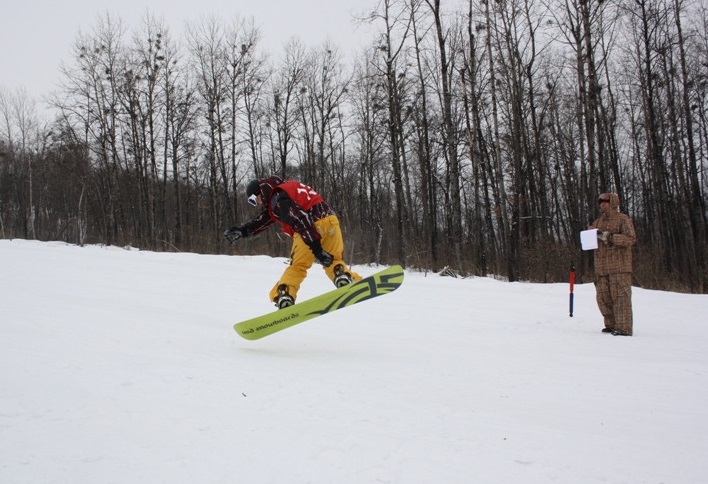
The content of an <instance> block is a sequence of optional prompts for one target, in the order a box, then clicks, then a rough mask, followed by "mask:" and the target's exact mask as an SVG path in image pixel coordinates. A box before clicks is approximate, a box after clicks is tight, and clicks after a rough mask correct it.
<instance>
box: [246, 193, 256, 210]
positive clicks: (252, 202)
mask: <svg viewBox="0 0 708 484" xmlns="http://www.w3.org/2000/svg"><path fill="white" fill-rule="evenodd" d="M248 204H249V205H251V206H253V207H257V206H258V195H256V194H255V193H254V194H253V195H251V196H250V197H248Z"/></svg>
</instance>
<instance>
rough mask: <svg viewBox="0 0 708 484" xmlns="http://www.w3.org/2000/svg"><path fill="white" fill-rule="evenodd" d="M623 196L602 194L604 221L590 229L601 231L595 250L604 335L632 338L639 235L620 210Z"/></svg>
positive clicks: (601, 220)
mask: <svg viewBox="0 0 708 484" xmlns="http://www.w3.org/2000/svg"><path fill="white" fill-rule="evenodd" d="M619 202H620V200H619V196H617V195H616V194H615V193H603V194H601V195H600V197H599V200H598V203H599V204H600V212H602V214H601V215H600V218H598V219H597V220H595V222H593V224H592V225H590V227H589V228H590V229H597V238H598V239H599V241H598V247H597V249H596V250H595V274H596V275H597V281H596V282H595V290H596V291H597V305H598V307H599V308H600V313H602V316H603V317H604V318H605V327H604V329H603V330H602V332H603V333H612V334H613V335H615V336H632V246H633V245H634V244H635V242H636V238H637V237H636V233H635V231H634V224H633V223H632V220H631V219H630V218H629V217H628V216H627V215H625V214H623V213H620V211H619Z"/></svg>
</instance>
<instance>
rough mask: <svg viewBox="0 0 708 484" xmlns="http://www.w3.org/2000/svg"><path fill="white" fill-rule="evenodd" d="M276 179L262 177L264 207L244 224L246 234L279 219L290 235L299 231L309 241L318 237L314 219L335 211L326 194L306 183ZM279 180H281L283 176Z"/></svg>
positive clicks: (254, 232)
mask: <svg viewBox="0 0 708 484" xmlns="http://www.w3.org/2000/svg"><path fill="white" fill-rule="evenodd" d="M273 181H274V178H270V179H268V180H262V181H261V185H260V186H261V199H262V201H263V205H264V206H265V209H264V210H263V211H262V212H261V213H260V214H259V215H258V216H257V217H256V218H255V219H253V220H252V221H251V222H248V223H247V224H245V225H244V226H243V227H241V228H242V230H244V231H245V234H244V235H246V236H249V235H255V234H258V233H260V232H262V231H264V230H265V229H266V228H268V226H270V225H271V224H272V223H273V222H278V223H279V224H280V226H281V228H282V229H283V232H285V233H286V234H288V235H289V236H290V237H292V236H293V235H294V234H296V233H297V234H299V235H300V236H301V237H302V239H303V241H304V242H305V243H306V244H308V245H312V244H313V243H315V242H316V241H319V240H320V238H321V236H320V234H319V232H317V229H316V228H315V226H314V222H315V221H317V220H319V219H321V218H323V217H326V216H327V215H331V214H332V213H333V212H332V210H331V208H330V207H329V205H328V204H327V202H325V200H324V198H322V196H321V195H319V194H318V193H317V192H315V191H314V190H313V189H312V188H311V187H309V186H307V185H305V184H303V183H300V182H297V181H294V180H288V181H286V182H282V183H278V184H274V183H273ZM277 181H278V182H280V179H277ZM318 245H319V244H318Z"/></svg>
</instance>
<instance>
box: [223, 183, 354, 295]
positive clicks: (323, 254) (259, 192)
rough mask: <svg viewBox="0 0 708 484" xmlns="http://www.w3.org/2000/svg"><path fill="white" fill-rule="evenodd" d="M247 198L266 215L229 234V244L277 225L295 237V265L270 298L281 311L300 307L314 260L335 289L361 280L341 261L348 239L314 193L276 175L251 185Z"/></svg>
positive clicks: (329, 209)
mask: <svg viewBox="0 0 708 484" xmlns="http://www.w3.org/2000/svg"><path fill="white" fill-rule="evenodd" d="M246 196H248V203H249V204H250V205H252V206H254V207H261V211H260V213H259V214H258V216H256V217H255V218H254V219H253V220H251V221H250V222H247V223H245V224H243V225H241V226H236V227H232V228H230V229H228V230H226V231H225V232H224V237H226V239H227V240H228V241H229V242H230V243H232V244H233V243H234V242H236V241H237V240H238V239H240V238H242V237H249V236H251V235H256V234H259V233H261V232H263V231H264V230H266V229H267V228H268V227H269V226H270V225H271V224H273V223H274V222H278V223H279V224H280V226H281V227H282V229H283V232H285V233H286V234H288V235H289V236H290V237H292V238H293V246H292V250H291V253H290V265H289V266H288V268H287V269H285V272H283V275H282V276H280V280H279V281H278V282H277V283H276V284H275V286H273V289H271V291H270V295H269V297H270V300H271V301H273V302H274V303H275V305H276V306H277V307H278V308H285V307H287V306H291V305H293V304H294V303H295V298H296V297H297V292H298V290H299V289H300V284H302V281H303V280H304V279H305V277H306V276H307V271H308V269H309V268H310V267H312V264H313V263H314V262H315V261H317V262H319V263H320V264H322V266H323V267H324V270H325V273H326V274H327V277H329V279H330V280H331V281H332V282H333V283H334V285H335V286H336V287H342V286H345V285H347V284H349V283H351V282H353V281H358V280H360V279H361V276H359V274H357V273H356V272H352V271H351V270H350V269H349V267H347V265H346V264H345V263H344V260H342V257H343V254H344V240H343V238H342V231H341V229H340V227H339V219H338V218H337V215H336V214H335V213H334V211H333V210H332V209H331V208H330V206H329V205H328V204H327V202H325V200H324V198H322V196H321V195H319V194H318V193H317V192H315V191H314V190H313V189H312V188H310V187H308V186H307V185H304V184H302V183H300V182H297V181H294V180H288V181H284V180H283V179H282V178H280V177H279V176H271V177H270V178H265V179H262V180H252V181H250V182H249V183H248V185H247V186H246Z"/></svg>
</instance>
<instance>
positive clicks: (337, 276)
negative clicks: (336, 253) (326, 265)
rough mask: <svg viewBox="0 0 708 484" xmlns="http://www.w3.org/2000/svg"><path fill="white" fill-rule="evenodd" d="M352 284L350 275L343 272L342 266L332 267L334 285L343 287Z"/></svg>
mask: <svg viewBox="0 0 708 484" xmlns="http://www.w3.org/2000/svg"><path fill="white" fill-rule="evenodd" d="M351 283H352V275H351V274H349V273H348V272H345V271H344V268H343V267H342V264H337V265H336V266H335V267H334V285H335V286H337V287H343V286H346V285H347V284H351Z"/></svg>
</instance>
